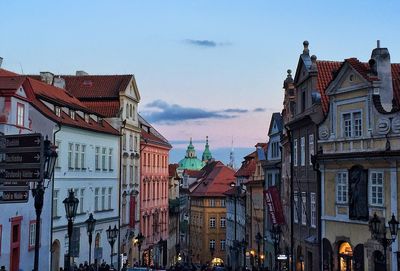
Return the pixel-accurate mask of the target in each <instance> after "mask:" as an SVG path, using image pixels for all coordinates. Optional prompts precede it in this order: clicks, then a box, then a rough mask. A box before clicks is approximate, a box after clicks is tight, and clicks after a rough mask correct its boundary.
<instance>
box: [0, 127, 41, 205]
mask: <svg viewBox="0 0 400 271" xmlns="http://www.w3.org/2000/svg"><path fill="white" fill-rule="evenodd" d="M43 148H44V146H43V137H42V135H41V134H26V135H6V136H1V137H0V203H10V202H26V201H28V198H29V182H38V181H40V180H41V179H42V177H43V163H44V159H43V153H44V150H43Z"/></svg>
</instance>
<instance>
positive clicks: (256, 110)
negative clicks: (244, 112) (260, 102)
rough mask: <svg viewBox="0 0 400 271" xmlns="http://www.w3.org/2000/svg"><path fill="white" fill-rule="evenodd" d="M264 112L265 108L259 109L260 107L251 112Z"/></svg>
mask: <svg viewBox="0 0 400 271" xmlns="http://www.w3.org/2000/svg"><path fill="white" fill-rule="evenodd" d="M265 111H267V109H266V108H261V107H258V108H256V109H254V110H253V112H265Z"/></svg>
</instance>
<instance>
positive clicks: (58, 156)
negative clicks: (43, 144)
mask: <svg viewBox="0 0 400 271" xmlns="http://www.w3.org/2000/svg"><path fill="white" fill-rule="evenodd" d="M55 145H56V147H57V148H56V152H57V160H56V165H55V167H56V168H60V167H61V165H60V157H61V156H60V155H61V152H60V148H61V141H56V144H55Z"/></svg>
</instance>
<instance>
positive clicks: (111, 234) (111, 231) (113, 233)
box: [106, 225, 118, 267]
mask: <svg viewBox="0 0 400 271" xmlns="http://www.w3.org/2000/svg"><path fill="white" fill-rule="evenodd" d="M106 232H107V240H108V243H110V246H111V255H110V257H111V267H114V265H113V252H114V243H115V239H117V237H118V229H117V226H116V225H114V228H111V225H110V226H108V229H107V230H106Z"/></svg>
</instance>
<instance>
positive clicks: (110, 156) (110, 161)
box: [108, 148, 113, 171]
mask: <svg viewBox="0 0 400 271" xmlns="http://www.w3.org/2000/svg"><path fill="white" fill-rule="evenodd" d="M108 170H109V171H113V149H112V148H109V149H108Z"/></svg>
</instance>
